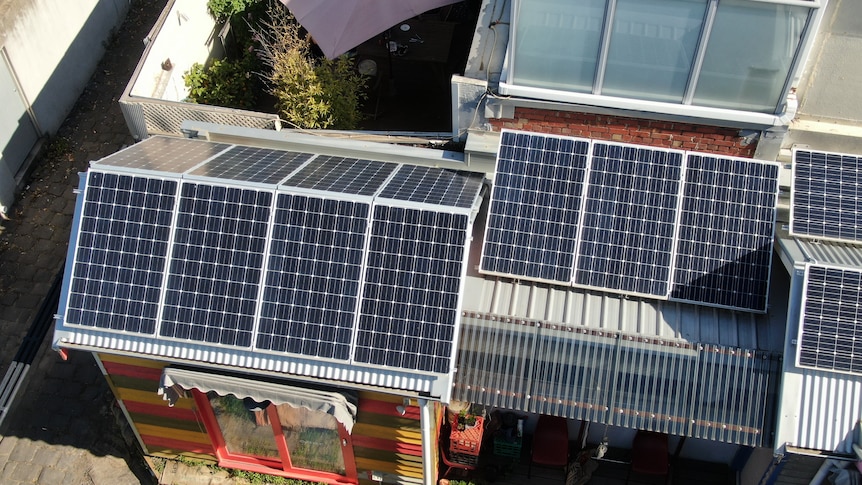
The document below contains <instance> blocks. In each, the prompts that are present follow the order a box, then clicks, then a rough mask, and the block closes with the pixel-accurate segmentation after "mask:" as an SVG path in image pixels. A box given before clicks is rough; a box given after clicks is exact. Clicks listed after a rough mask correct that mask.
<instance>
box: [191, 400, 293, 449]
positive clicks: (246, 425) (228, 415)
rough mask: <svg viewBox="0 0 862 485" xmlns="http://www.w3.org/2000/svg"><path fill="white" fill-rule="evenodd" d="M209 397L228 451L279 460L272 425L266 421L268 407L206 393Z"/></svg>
mask: <svg viewBox="0 0 862 485" xmlns="http://www.w3.org/2000/svg"><path fill="white" fill-rule="evenodd" d="M207 398H208V399H209V401H210V406H212V409H213V413H214V414H215V417H216V421H218V425H219V428H220V429H221V434H222V437H224V441H225V446H226V447H227V450H228V452H230V453H231V454H235V455H253V456H257V457H262V458H278V459H280V458H279V454H278V445H276V443H275V436H273V432H272V426H271V425H270V424H269V420H268V419H267V418H266V411H265V409H266V406H267V404H259V403H255V402H254V401H251V400H246V401H244V400H242V399H239V398H237V397H236V396H234V395H231V394H228V395H227V396H219V395H218V394H216V393H214V392H210V393H207Z"/></svg>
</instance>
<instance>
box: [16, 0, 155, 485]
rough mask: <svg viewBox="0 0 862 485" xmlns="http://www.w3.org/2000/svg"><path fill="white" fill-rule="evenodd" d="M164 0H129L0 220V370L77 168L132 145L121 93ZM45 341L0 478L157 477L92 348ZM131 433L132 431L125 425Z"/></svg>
mask: <svg viewBox="0 0 862 485" xmlns="http://www.w3.org/2000/svg"><path fill="white" fill-rule="evenodd" d="M165 3H166V1H165V0H133V1H132V4H131V6H130V8H129V13H128V16H127V17H126V20H125V22H124V23H123V25H122V26H121V27H120V28H119V29H118V30H117V33H116V35H114V36H113V38H112V39H111V41H110V42H108V43H107V46H106V47H107V50H106V52H105V55H104V57H103V59H102V61H101V63H100V64H99V66H98V68H97V69H96V72H95V73H94V74H93V76H92V78H91V79H90V81H89V83H88V85H87V86H86V88H85V90H84V92H83V93H82V94H81V96H80V98H79V99H78V102H77V103H76V105H75V107H74V108H73V110H72V112H71V113H70V114H69V116H68V117H67V119H66V121H65V122H64V123H63V126H62V127H61V128H60V130H59V131H58V133H57V134H56V136H55V137H54V138H53V141H52V143H50V144H49V145H48V147H47V149H46V150H44V152H43V153H44V154H43V156H42V157H41V159H40V160H39V161H37V162H36V163H35V164H34V167H33V169H32V172H31V174H30V177H29V178H28V181H27V183H26V186H25V188H24V189H23V190H22V193H21V194H20V195H19V197H18V199H17V201H16V203H15V205H14V206H13V207H12V210H11V211H10V214H8V215H9V220H0V332H2V333H0V336H2V337H0V375H5V373H6V371H7V369H8V368H9V365H10V363H11V362H12V359H13V358H14V356H15V354H16V352H17V350H18V348H19V346H20V345H21V342H22V340H23V338H24V336H25V335H26V334H27V331H28V329H29V328H30V326H31V325H32V323H33V321H34V318H35V316H36V314H37V313H38V311H39V308H40V306H41V305H42V301H43V300H44V299H45V297H46V295H47V294H48V290H49V288H50V287H51V283H52V282H53V281H54V278H55V276H56V274H57V273H58V271H60V270H61V268H62V267H63V261H64V258H65V256H66V249H67V246H68V240H69V231H70V228H71V220H72V214H73V212H74V208H75V195H74V193H73V190H74V189H75V188H77V186H78V175H77V174H78V173H79V172H82V171H85V170H86V168H87V165H88V163H89V162H90V161H92V160H98V159H100V158H102V157H105V156H107V155H109V154H111V153H114V152H116V151H117V150H119V149H121V148H123V147H126V146H129V145H131V144H132V143H133V142H134V140H133V139H132V137H131V135H130V134H129V131H128V128H127V127H126V123H125V121H124V119H123V116H122V113H121V111H120V108H119V105H118V104H117V100H118V99H119V98H120V96H121V94H122V92H123V89H124V87H125V85H126V83H127V82H128V80H129V78H130V77H131V75H132V72H133V71H134V68H135V65H136V63H137V61H138V59H139V58H140V56H141V53H142V52H143V48H144V45H143V39H144V37H145V36H146V34H147V33H148V32H149V30H150V29H151V28H152V26H153V24H154V23H155V21H156V19H157V18H158V15H159V13H160V12H161V10H162V9H163V8H164V6H165ZM51 334H52V331H50V330H49V332H48V335H47V336H46V338H45V340H44V341H43V343H42V347H41V348H40V350H39V353H38V354H37V356H36V359H35V360H34V362H33V364H32V366H31V368H30V371H29V374H28V375H27V379H26V381H25V382H24V384H23V385H22V387H21V389H20V390H19V392H18V396H17V398H16V400H15V402H14V404H13V406H12V409H11V410H10V412H9V415H8V416H7V418H6V420H5V421H4V423H3V427H2V428H0V483H3V484H4V485H17V484H40V485H41V484H44V485H56V484H94V485H100V484H111V485H124V484H137V483H144V484H149V483H155V479H154V478H153V477H152V475H151V474H150V472H149V469H148V468H147V467H146V465H145V463H144V461H143V459H142V457H141V455H140V452H139V451H137V449H136V448H135V446H136V445H135V444H134V443H133V442H131V444H130V441H131V440H128V439H124V437H123V436H124V435H123V433H122V432H121V430H120V428H119V427H118V425H117V419H116V418H115V415H116V411H117V410H116V407H115V405H114V403H113V398H112V395H111V392H110V389H109V388H108V385H107V383H106V382H105V380H104V379H103V378H102V376H101V373H100V372H99V369H98V367H97V366H96V364H95V362H94V360H93V358H92V357H91V356H90V355H89V354H86V353H80V352H73V353H71V355H70V358H69V360H68V361H63V360H61V359H60V358H59V356H58V354H57V353H55V352H54V351H52V350H51V349H50V343H51ZM125 436H126V438H128V433H126V435H125Z"/></svg>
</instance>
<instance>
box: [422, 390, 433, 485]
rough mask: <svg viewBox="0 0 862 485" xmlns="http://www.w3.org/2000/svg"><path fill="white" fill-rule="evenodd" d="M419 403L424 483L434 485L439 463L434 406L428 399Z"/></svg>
mask: <svg viewBox="0 0 862 485" xmlns="http://www.w3.org/2000/svg"><path fill="white" fill-rule="evenodd" d="M417 400H418V401H419V426H421V428H422V431H421V433H422V483H423V484H425V485H434V483H435V480H436V476H437V473H436V470H435V469H434V468H435V464H436V463H437V460H436V459H435V458H436V454H437V440H436V439H435V436H434V430H435V429H436V426H435V423H434V419H433V418H434V416H433V414H432V413H431V410H432V408H433V406H434V404H433V403H432V402H431V401H428V400H427V399H417Z"/></svg>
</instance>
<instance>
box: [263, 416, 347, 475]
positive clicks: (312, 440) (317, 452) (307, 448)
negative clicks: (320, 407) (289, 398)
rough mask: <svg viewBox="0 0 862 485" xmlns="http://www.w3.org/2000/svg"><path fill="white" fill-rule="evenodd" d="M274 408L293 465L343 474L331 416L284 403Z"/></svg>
mask: <svg viewBox="0 0 862 485" xmlns="http://www.w3.org/2000/svg"><path fill="white" fill-rule="evenodd" d="M276 409H277V410H278V420H279V422H280V424H281V430H282V432H283V433H284V439H285V440H286V441H287V449H288V451H289V452H290V461H291V465H292V466H293V467H294V468H305V469H308V470H317V471H322V472H331V473H338V474H340V475H344V473H345V469H344V456H343V455H342V449H341V437H340V436H339V435H338V421H336V420H335V418H334V417H333V416H331V415H329V414H326V413H323V412H320V411H312V410H310V409H306V408H295V407H292V406H290V405H288V404H281V405H278V406H276Z"/></svg>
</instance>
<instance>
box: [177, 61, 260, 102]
mask: <svg viewBox="0 0 862 485" xmlns="http://www.w3.org/2000/svg"><path fill="white" fill-rule="evenodd" d="M252 69H253V68H251V66H250V65H249V62H248V61H247V60H246V59H245V58H243V59H241V60H239V61H232V60H227V59H219V60H215V61H213V62H212V64H210V65H209V66H204V65H202V64H200V63H197V62H196V63H194V64H193V65H192V67H191V69H189V70H188V71H186V72H185V73H184V74H183V81H184V82H185V84H186V87H187V88H189V96H188V99H187V100H188V101H191V102H193V103H199V104H209V105H214V106H224V107H227V108H240V109H251V108H253V107H254V103H255V84H256V83H255V79H254V74H253V73H252Z"/></svg>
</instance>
